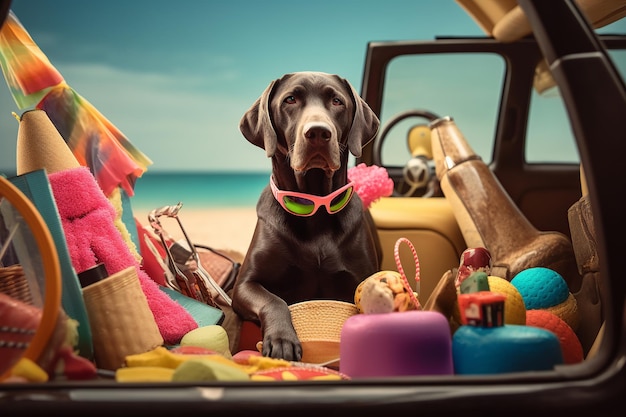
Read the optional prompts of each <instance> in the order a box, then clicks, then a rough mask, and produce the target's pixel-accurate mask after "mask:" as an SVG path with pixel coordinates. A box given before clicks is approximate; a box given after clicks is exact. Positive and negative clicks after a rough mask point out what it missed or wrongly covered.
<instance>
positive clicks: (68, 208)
mask: <svg viewBox="0 0 626 417" xmlns="http://www.w3.org/2000/svg"><path fill="white" fill-rule="evenodd" d="M48 177H49V179H50V185H51V186H52V192H53V194H54V199H55V201H56V204H57V209H58V211H59V215H60V217H61V223H62V225H63V230H64V232H65V239H66V241H67V246H68V251H69V253H70V257H71V259H72V265H73V266H74V269H75V270H76V272H77V273H80V272H82V271H84V270H86V269H89V268H91V267H93V266H95V265H96V264H98V263H100V262H102V263H104V265H105V267H106V269H107V272H108V273H109V274H111V275H112V274H115V273H116V272H119V271H121V270H123V269H126V268H127V267H129V266H131V265H133V266H135V267H136V268H137V276H138V277H139V282H140V284H141V288H142V290H143V293H144V295H145V296H146V299H147V301H148V306H149V307H150V309H151V310H152V314H153V315H154V319H155V321H156V323H157V326H158V327H159V331H160V333H161V336H162V337H163V340H164V341H165V343H167V344H176V343H178V342H180V339H181V338H182V337H183V336H184V335H185V334H186V333H188V332H189V331H191V330H193V329H195V328H197V327H198V324H197V322H196V321H195V320H194V318H193V317H192V316H191V314H189V312H188V311H187V310H185V309H184V308H183V307H182V306H181V305H180V304H178V303H177V302H175V301H174V300H172V299H171V298H170V297H169V296H168V295H167V294H166V293H164V292H163V291H161V290H160V289H159V287H158V284H157V283H156V282H155V281H153V280H152V279H151V278H150V277H149V276H148V275H147V274H146V272H145V271H144V270H142V269H141V266H140V265H139V263H138V262H137V260H136V259H135V257H134V256H133V255H132V253H131V251H130V249H129V248H128V246H127V245H126V243H125V242H124V239H123V237H122V235H121V234H120V232H119V230H117V228H116V227H115V224H114V221H115V208H114V207H113V205H112V204H111V202H110V201H109V200H108V199H107V198H106V196H105V195H104V193H103V192H102V190H101V189H100V187H99V186H98V183H97V182H96V180H95V178H94V177H93V175H92V174H91V172H90V171H89V169H88V168H86V167H83V166H81V167H78V168H71V169H67V170H63V171H58V172H55V173H51V174H49V175H48Z"/></svg>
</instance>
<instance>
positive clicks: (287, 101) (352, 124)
mask: <svg viewBox="0 0 626 417" xmlns="http://www.w3.org/2000/svg"><path fill="white" fill-rule="evenodd" d="M379 124H380V122H379V120H378V118H377V117H376V115H375V114H374V112H373V111H372V110H371V109H370V108H369V106H368V105H367V103H365V101H364V100H363V99H362V98H361V97H360V96H359V95H358V94H357V93H356V90H355V89H354V87H352V85H351V84H350V83H349V82H348V81H347V80H345V79H344V78H341V77H339V76H337V75H331V74H326V73H321V72H296V73H291V74H286V75H284V76H283V77H281V78H280V79H277V80H275V81H273V82H272V83H270V85H269V86H268V87H267V88H266V89H265V91H264V92H263V94H262V95H261V97H259V98H258V99H257V100H256V101H255V102H254V104H253V105H252V107H250V109H249V110H248V111H247V112H246V113H245V114H244V116H243V117H242V119H241V122H240V129H241V132H242V133H243V135H244V136H245V137H246V139H247V140H248V141H250V142H251V143H253V144H254V145H256V146H259V147H261V148H263V149H265V151H266V154H267V156H268V157H272V156H274V155H275V154H276V153H280V154H282V155H285V156H286V157H287V158H288V159H289V163H290V166H291V168H292V169H293V170H294V172H296V173H305V172H306V171H308V170H309V169H313V168H319V169H322V170H324V171H325V172H326V173H327V175H329V176H330V175H332V173H334V172H335V171H337V170H338V169H339V168H340V167H341V165H342V155H345V157H346V158H347V153H346V152H345V150H346V149H348V150H349V151H350V152H351V153H352V154H353V155H354V156H356V157H359V156H361V149H362V147H363V146H365V145H366V144H367V143H368V142H369V141H370V140H372V139H373V138H374V135H375V134H376V132H377V130H378V127H379Z"/></svg>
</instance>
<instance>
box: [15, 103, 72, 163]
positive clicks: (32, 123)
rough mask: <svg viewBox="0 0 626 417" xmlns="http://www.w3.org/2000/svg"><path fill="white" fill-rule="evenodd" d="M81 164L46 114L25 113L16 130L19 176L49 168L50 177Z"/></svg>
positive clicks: (37, 112) (40, 111) (36, 111)
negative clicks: (52, 174)
mask: <svg viewBox="0 0 626 417" xmlns="http://www.w3.org/2000/svg"><path fill="white" fill-rule="evenodd" d="M79 166H80V164H79V163H78V160H77V159H76V157H75V156H74V154H73V153H72V150H71V149H70V148H69V146H67V143H65V140H64V139H63V137H61V134H60V133H59V131H58V130H57V129H56V127H55V126H54V124H52V122H51V121H50V118H49V117H48V115H47V114H46V112H45V111H43V110H39V109H35V110H28V111H25V112H24V113H23V114H22V117H21V118H20V125H19V128H18V131H17V163H16V167H17V175H22V174H26V173H28V172H32V171H37V170H39V169H44V168H45V169H46V171H47V172H48V174H51V173H54V172H59V171H64V170H67V169H71V168H77V167H79Z"/></svg>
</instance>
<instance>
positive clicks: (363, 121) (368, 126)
mask: <svg viewBox="0 0 626 417" xmlns="http://www.w3.org/2000/svg"><path fill="white" fill-rule="evenodd" d="M343 82H344V83H345V84H346V85H347V87H348V89H349V90H350V92H351V93H352V101H353V102H354V120H352V127H351V128H350V133H349V134H348V149H350V152H352V155H354V156H356V157H357V158H358V157H360V156H361V150H362V149H363V147H364V146H365V145H367V144H368V143H369V142H370V141H371V140H372V139H374V136H375V135H376V132H378V127H379V126H380V120H378V117H377V116H376V114H375V113H374V112H373V111H372V109H370V106H369V105H368V104H367V103H366V102H365V100H363V99H362V98H361V96H360V95H359V93H357V91H356V89H355V88H354V87H353V86H352V84H350V82H349V81H348V80H346V79H343Z"/></svg>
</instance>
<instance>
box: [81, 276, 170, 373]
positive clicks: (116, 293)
mask: <svg viewBox="0 0 626 417" xmlns="http://www.w3.org/2000/svg"><path fill="white" fill-rule="evenodd" d="M83 296H84V298H85V306H86V307H87V314H88V316H89V323H90V324H91V328H92V329H93V344H94V353H95V357H96V363H97V365H98V367H99V368H103V369H110V370H115V369H117V368H120V367H121V366H122V365H124V362H125V359H126V356H128V355H134V354H139V353H144V352H148V351H150V350H152V349H154V348H156V347H157V346H160V345H162V344H163V338H162V337H161V333H160V332H159V328H158V326H157V324H156V321H155V320H154V316H153V314H152V311H151V310H150V307H149V306H148V301H146V297H145V295H144V293H143V291H142V289H141V284H140V283H139V278H138V277H137V272H136V270H135V267H132V266H131V267H129V268H126V269H124V270H122V271H120V272H118V273H116V274H113V275H111V276H109V277H107V278H104V279H103V280H101V281H98V282H96V283H95V284H91V285H88V286H86V287H85V288H83Z"/></svg>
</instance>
